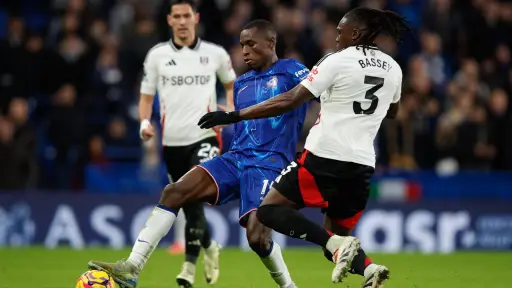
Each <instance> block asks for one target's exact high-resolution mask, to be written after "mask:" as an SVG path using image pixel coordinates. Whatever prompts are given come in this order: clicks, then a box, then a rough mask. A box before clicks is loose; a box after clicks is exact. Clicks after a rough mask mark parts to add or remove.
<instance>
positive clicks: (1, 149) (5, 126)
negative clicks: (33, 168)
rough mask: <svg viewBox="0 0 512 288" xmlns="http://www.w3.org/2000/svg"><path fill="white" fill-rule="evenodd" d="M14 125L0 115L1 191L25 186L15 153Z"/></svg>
mask: <svg viewBox="0 0 512 288" xmlns="http://www.w3.org/2000/svg"><path fill="white" fill-rule="evenodd" d="M13 138H14V125H13V124H12V123H11V122H10V121H8V120H7V119H5V118H4V117H1V116H0V191H2V190H15V189H21V188H22V187H23V185H22V183H21V182H22V181H21V180H20V179H19V177H20V175H19V172H18V171H16V169H14V167H15V166H16V162H15V158H16V155H15V153H14V151H15V149H16V147H15V146H14V139H13Z"/></svg>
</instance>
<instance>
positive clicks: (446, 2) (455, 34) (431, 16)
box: [423, 0, 462, 57]
mask: <svg viewBox="0 0 512 288" xmlns="http://www.w3.org/2000/svg"><path fill="white" fill-rule="evenodd" d="M452 2H453V1H452V0H432V1H429V3H428V4H427V5H428V7H427V9H425V10H424V14H423V25H424V27H425V28H426V29H428V30H429V31H432V32H433V33H436V34H438V35H439V37H440V39H441V42H442V50H443V51H444V52H445V53H449V54H451V55H453V56H455V57H456V56H457V55H458V54H459V51H458V45H459V42H460V41H461V36H460V33H459V30H460V25H461V21H462V20H461V19H460V17H459V14H458V13H457V11H456V10H454V9H453V5H452V4H453V3H452Z"/></svg>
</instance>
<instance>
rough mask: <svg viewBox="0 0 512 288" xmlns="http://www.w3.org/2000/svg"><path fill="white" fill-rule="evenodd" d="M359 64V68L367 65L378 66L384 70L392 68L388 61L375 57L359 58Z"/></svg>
mask: <svg viewBox="0 0 512 288" xmlns="http://www.w3.org/2000/svg"><path fill="white" fill-rule="evenodd" d="M358 62H359V65H361V68H363V69H364V68H367V67H378V68H382V69H383V70H386V71H388V72H389V70H391V68H393V67H392V66H391V65H390V64H389V63H388V62H386V61H383V60H381V59H375V58H370V59H368V58H365V60H359V61H358Z"/></svg>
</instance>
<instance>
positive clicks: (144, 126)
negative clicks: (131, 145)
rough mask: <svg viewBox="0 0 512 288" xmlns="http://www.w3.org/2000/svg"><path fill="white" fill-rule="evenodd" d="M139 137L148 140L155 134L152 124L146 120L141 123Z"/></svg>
mask: <svg viewBox="0 0 512 288" xmlns="http://www.w3.org/2000/svg"><path fill="white" fill-rule="evenodd" d="M139 132H140V139H142V140H144V141H148V140H149V139H151V138H152V137H153V136H155V129H154V128H153V125H151V123H150V122H149V121H148V122H146V123H144V122H143V123H141V125H140V131H139Z"/></svg>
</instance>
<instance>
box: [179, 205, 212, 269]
mask: <svg viewBox="0 0 512 288" xmlns="http://www.w3.org/2000/svg"><path fill="white" fill-rule="evenodd" d="M183 212H184V213H185V219H186V221H187V223H186V224H185V261H187V262H190V263H194V264H195V263H196V262H197V258H198V257H199V253H200V252H201V247H202V244H203V242H204V234H205V228H206V219H205V218H204V210H203V204H202V203H193V204H190V205H186V206H185V207H183ZM208 235H209V231H208Z"/></svg>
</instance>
